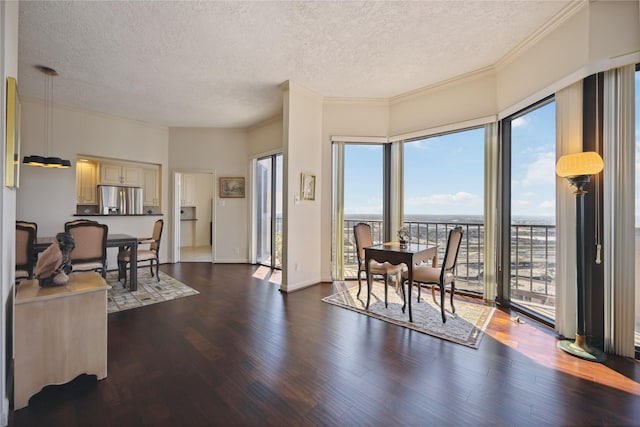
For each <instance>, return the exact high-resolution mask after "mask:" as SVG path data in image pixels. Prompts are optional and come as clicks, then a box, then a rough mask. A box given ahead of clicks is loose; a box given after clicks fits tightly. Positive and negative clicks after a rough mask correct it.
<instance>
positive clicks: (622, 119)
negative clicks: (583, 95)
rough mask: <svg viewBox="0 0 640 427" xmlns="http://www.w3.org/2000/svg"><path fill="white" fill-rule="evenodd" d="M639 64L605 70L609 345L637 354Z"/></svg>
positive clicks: (605, 258) (606, 331)
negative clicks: (636, 86)
mask: <svg viewBox="0 0 640 427" xmlns="http://www.w3.org/2000/svg"><path fill="white" fill-rule="evenodd" d="M634 73H635V66H634V65H628V66H625V67H622V68H618V69H614V70H610V71H606V72H605V73H604V99H603V113H604V114H603V150H604V255H603V262H604V298H605V301H604V335H605V336H604V347H605V348H604V349H605V351H607V352H610V353H615V354H619V355H622V356H627V357H634V352H635V349H634V329H635V326H634V325H635V310H634V301H635V289H634V288H635V277H634V274H635V270H634V268H635V265H634V262H635V242H634V239H635V224H634V222H635V221H634V209H635V207H634V200H635V145H634V134H635V126H634V125H635V118H634V117H635V105H634V96H635V89H634Z"/></svg>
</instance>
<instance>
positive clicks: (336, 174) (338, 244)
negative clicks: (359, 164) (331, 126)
mask: <svg viewBox="0 0 640 427" xmlns="http://www.w3.org/2000/svg"><path fill="white" fill-rule="evenodd" d="M331 168H332V173H333V177H332V178H333V179H332V180H331V182H332V188H331V195H332V200H331V204H332V212H333V213H332V221H331V233H332V234H333V238H332V239H331V242H332V246H331V261H332V262H331V263H332V272H331V275H332V279H333V280H344V142H334V143H333V159H332V165H331Z"/></svg>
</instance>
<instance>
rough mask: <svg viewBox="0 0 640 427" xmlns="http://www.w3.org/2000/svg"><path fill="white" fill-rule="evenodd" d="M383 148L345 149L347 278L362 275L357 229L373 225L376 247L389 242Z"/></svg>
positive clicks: (352, 145) (363, 146)
mask: <svg viewBox="0 0 640 427" xmlns="http://www.w3.org/2000/svg"><path fill="white" fill-rule="evenodd" d="M385 148H386V147H385V145H383V144H345V146H344V206H343V208H344V225H343V230H344V277H345V278H355V277H356V276H357V272H358V259H357V253H356V245H355V240H354V237H353V226H354V225H355V224H357V223H359V222H366V223H367V224H369V225H371V233H372V237H373V241H374V243H382V242H384V241H385V217H386V215H385V197H386V196H385V194H386V192H385V185H386V184H385V183H386V182H387V181H386V179H385V158H386V155H385V153H386V152H387V151H388V150H386V149H385Z"/></svg>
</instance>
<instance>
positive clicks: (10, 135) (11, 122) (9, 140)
mask: <svg viewBox="0 0 640 427" xmlns="http://www.w3.org/2000/svg"><path fill="white" fill-rule="evenodd" d="M5 137H6V145H5V159H6V163H5V175H4V184H5V185H6V186H7V187H11V188H18V182H19V177H20V98H19V97H18V86H17V85H16V79H14V78H13V77H7V127H6V135H5Z"/></svg>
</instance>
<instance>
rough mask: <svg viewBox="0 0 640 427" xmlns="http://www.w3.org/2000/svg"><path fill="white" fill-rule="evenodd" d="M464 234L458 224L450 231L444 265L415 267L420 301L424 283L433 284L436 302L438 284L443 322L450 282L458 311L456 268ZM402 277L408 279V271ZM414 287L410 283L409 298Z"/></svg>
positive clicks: (454, 309)
mask: <svg viewBox="0 0 640 427" xmlns="http://www.w3.org/2000/svg"><path fill="white" fill-rule="evenodd" d="M463 234H464V232H463V230H462V227H461V226H457V227H455V228H453V229H452V230H451V231H449V238H448V239H447V248H446V249H445V251H444V259H443V261H442V267H432V266H428V265H419V266H415V267H413V283H417V284H418V301H420V290H421V289H422V285H431V296H432V297H433V301H434V302H435V303H436V304H437V302H436V294H435V287H436V286H438V288H439V289H440V312H441V314H442V323H445V322H446V321H447V317H446V316H445V311H444V297H445V293H446V291H445V289H446V286H447V285H448V284H451V310H452V311H453V312H454V313H455V312H456V308H455V307H454V306H453V294H454V293H455V290H456V277H455V269H456V262H457V260H458V252H459V251H460V243H461V242H462V235H463ZM402 277H403V280H408V275H407V273H403V275H402ZM412 288H413V284H410V286H409V298H411V289H412Z"/></svg>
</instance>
